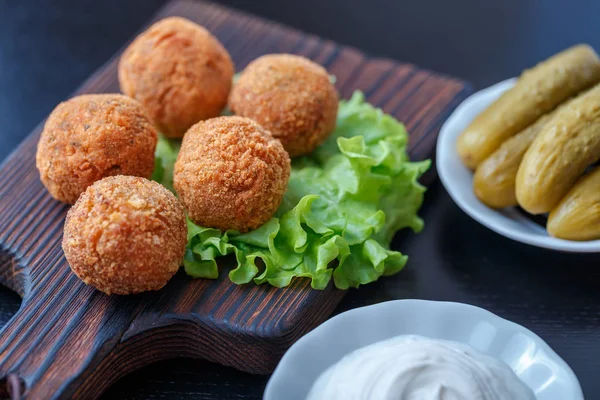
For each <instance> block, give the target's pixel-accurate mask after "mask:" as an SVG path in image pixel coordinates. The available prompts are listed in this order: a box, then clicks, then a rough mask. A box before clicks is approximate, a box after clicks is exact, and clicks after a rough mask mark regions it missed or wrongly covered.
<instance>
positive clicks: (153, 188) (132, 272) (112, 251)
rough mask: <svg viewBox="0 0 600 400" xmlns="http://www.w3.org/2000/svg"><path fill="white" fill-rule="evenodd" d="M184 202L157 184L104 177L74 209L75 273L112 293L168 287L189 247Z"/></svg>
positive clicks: (68, 233) (70, 248) (71, 251)
mask: <svg viewBox="0 0 600 400" xmlns="http://www.w3.org/2000/svg"><path fill="white" fill-rule="evenodd" d="M186 236H187V225H186V220H185V213H184V211H183V207H182V205H181V203H179V201H178V200H177V198H176V197H175V195H173V193H171V192H169V191H168V190H167V189H166V188H165V187H163V186H161V185H160V184H159V183H157V182H153V181H149V180H147V179H145V178H139V177H133V176H123V175H120V176H113V177H109V178H104V179H102V180H100V181H98V182H96V183H94V184H93V185H92V186H90V187H88V188H87V190H86V191H85V192H84V193H83V194H82V195H81V197H80V198H79V200H77V203H75V205H74V206H73V207H72V208H71V209H70V210H69V212H68V214H67V220H66V222H65V229H64V236H63V242H62V247H63V250H64V252H65V256H66V257H67V261H68V262H69V265H70V266H71V269H72V270H73V272H74V273H75V274H76V275H77V276H78V277H79V278H80V279H81V280H82V281H83V282H85V283H86V284H88V285H92V286H94V287H95V288H96V289H98V290H100V291H102V292H104V293H106V294H112V293H114V294H133V293H139V292H144V291H148V290H158V289H160V288H162V287H163V286H164V285H165V284H166V283H167V281H168V280H169V279H171V277H172V276H173V275H174V274H175V272H177V270H178V269H179V266H180V265H181V262H182V260H183V255H184V252H185V246H186V243H187V238H186Z"/></svg>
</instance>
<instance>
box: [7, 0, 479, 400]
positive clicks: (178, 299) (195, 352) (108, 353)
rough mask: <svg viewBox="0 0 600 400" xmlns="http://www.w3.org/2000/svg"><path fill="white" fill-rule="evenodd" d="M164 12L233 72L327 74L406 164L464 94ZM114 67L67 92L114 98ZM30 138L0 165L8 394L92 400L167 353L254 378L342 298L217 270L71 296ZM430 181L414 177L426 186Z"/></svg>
mask: <svg viewBox="0 0 600 400" xmlns="http://www.w3.org/2000/svg"><path fill="white" fill-rule="evenodd" d="M171 15H179V16H183V17H186V18H189V19H191V20H193V21H195V22H197V23H199V24H201V25H204V26H205V27H207V28H208V29H209V30H210V31H211V32H213V33H214V34H215V35H216V36H217V37H218V38H219V39H220V40H221V41H222V43H223V44H224V45H225V47H226V48H227V49H228V50H229V52H230V53H231V55H232V57H233V60H234V61H235V63H236V66H237V69H238V70H240V69H242V68H244V66H245V65H247V64H248V63H249V62H250V61H251V60H252V59H254V58H256V57H257V56H259V55H261V54H266V53H276V52H288V53H296V54H301V55H304V56H306V57H309V58H311V59H313V60H315V61H316V62H318V63H320V64H322V65H323V66H325V67H326V68H327V69H328V70H329V71H330V72H331V73H332V74H334V75H335V76H336V77H337V82H336V86H337V88H338V90H339V91H340V94H341V96H342V97H346V98H347V97H349V96H350V95H351V94H352V92H353V91H354V90H355V89H360V90H363V91H364V92H365V94H366V96H367V98H368V100H369V101H370V102H371V103H373V104H375V105H377V106H379V107H382V108H383V109H384V110H385V111H386V112H388V113H391V114H393V115H394V116H396V117H397V118H398V119H400V120H402V121H404V122H405V124H406V126H407V128H408V130H409V131H410V133H411V135H410V143H411V145H410V153H411V156H412V157H413V158H414V159H416V160H421V159H424V158H429V157H432V156H433V150H434V147H435V141H436V137H437V134H438V130H439V128H440V126H441V124H442V123H443V121H444V120H445V118H446V117H447V116H448V114H449V113H450V112H451V111H452V110H453V109H454V107H455V106H456V105H457V104H458V103H459V102H460V101H461V100H463V99H464V98H465V97H466V95H467V94H468V93H469V92H470V91H471V89H470V87H469V86H468V85H466V84H465V83H464V82H461V81H459V80H456V79H452V78H449V77H446V76H441V75H437V74H434V73H432V72H428V71H423V70H420V69H418V68H416V67H414V66H412V65H407V64H399V63H396V62H394V61H390V60H383V59H374V58H369V57H367V56H365V55H364V54H362V53H361V52H359V51H357V50H354V49H351V48H348V47H344V46H340V45H337V44H335V43H332V42H330V41H327V40H322V39H319V38H317V37H314V36H312V35H307V34H304V33H301V32H298V31H295V30H292V29H289V28H286V27H283V26H281V25H278V24H275V23H272V22H268V21H265V20H262V19H258V18H256V17H252V16H250V15H246V14H243V13H240V12H237V11H231V10H229V9H226V8H222V7H220V6H216V5H213V4H209V3H203V2H191V1H181V0H178V1H173V2H170V3H168V4H167V5H166V6H165V7H164V8H163V9H162V10H161V11H160V12H159V13H158V14H157V15H156V18H155V19H160V18H163V17H166V16H171ZM117 61H118V55H117V56H115V57H114V58H113V59H112V60H111V61H109V62H108V63H107V64H106V65H104V66H103V67H102V68H101V69H100V70H99V71H97V72H96V73H95V74H94V75H93V76H92V77H91V78H90V79H88V80H87V81H86V82H85V83H84V84H83V86H82V87H81V88H80V89H79V90H78V91H77V93H101V92H118V91H119V87H118V83H117ZM40 130H41V125H40V127H38V129H36V130H35V131H34V132H32V134H31V135H30V136H29V137H28V138H27V139H26V140H25V141H24V142H23V143H22V144H21V145H20V146H19V147H18V148H17V150H15V152H14V153H13V154H12V155H11V156H10V157H9V158H8V159H7V160H6V161H5V162H4V163H3V164H2V166H1V167H0V282H2V283H3V284H4V285H6V286H8V287H10V288H12V289H13V290H15V291H16V292H18V293H19V294H20V295H21V296H22V297H23V302H22V305H21V308H20V309H19V311H18V312H17V313H16V314H15V316H14V317H13V318H12V319H11V320H10V321H9V322H8V323H7V324H6V326H4V327H3V328H2V331H1V333H0V377H2V379H4V380H5V383H6V384H5V385H2V386H5V387H8V388H9V389H10V390H11V391H12V395H13V397H17V395H19V394H20V395H21V396H22V397H23V398H28V399H57V398H82V399H94V398H97V397H98V396H99V395H100V394H101V393H102V392H103V391H104V390H105V389H106V388H107V387H108V386H109V385H111V384H112V383H113V382H115V380H117V379H118V378H120V377H121V376H123V375H125V374H127V373H128V372H130V371H132V370H134V369H136V368H139V367H141V366H143V365H146V364H149V363H151V362H154V361H157V360H161V359H165V358H171V357H179V356H186V357H198V358H205V359H208V360H211V361H214V362H218V363H221V364H225V365H229V366H233V367H235V368H238V369H240V370H243V371H247V372H251V373H257V374H268V373H270V372H271V371H272V370H273V368H274V367H275V365H276V364H277V362H278V360H279V359H280V357H281V356H282V354H283V353H284V352H285V350H286V349H287V348H288V347H289V346H290V345H291V344H292V343H294V341H295V340H297V339H298V338H299V337H300V336H302V335H303V334H304V333H306V332H308V331H309V330H311V329H312V328H314V327H315V326H316V325H318V324H320V323H321V322H322V321H324V320H325V319H326V318H327V317H328V316H329V315H330V314H331V312H332V311H333V310H334V308H335V307H336V305H337V304H338V303H339V301H340V300H341V299H342V297H343V296H344V292H343V291H339V290H336V289H334V288H332V287H329V288H328V289H326V290H324V291H315V290H311V289H310V285H309V282H308V281H306V280H299V279H298V280H295V281H294V282H293V283H292V284H291V286H290V287H288V288H285V289H276V288H273V287H269V286H266V285H262V286H255V285H252V284H249V285H245V286H236V285H234V284H232V283H230V282H229V280H228V279H227V273H222V274H221V278H220V279H218V280H192V279H190V278H189V277H187V276H186V275H185V274H184V273H183V272H180V273H179V274H177V275H176V276H175V277H174V278H173V279H172V280H171V281H170V282H169V284H168V285H167V286H166V287H165V288H164V289H163V290H161V291H159V292H154V293H146V294H142V295H136V296H127V297H124V296H121V297H119V296H106V295H104V294H102V293H100V292H97V291H95V290H94V289H92V288H91V287H87V286H85V285H84V284H82V283H81V282H80V281H79V280H78V279H77V278H76V277H75V275H73V274H72V273H71V271H70V269H69V266H68V264H67V262H66V260H65V258H64V256H63V252H62V250H61V246H60V243H61V238H62V229H63V222H64V218H65V214H66V212H67V206H65V205H63V204H61V203H59V202H57V201H55V200H53V199H52V198H51V197H50V196H49V195H48V193H47V192H46V190H45V188H44V187H43V186H42V184H41V183H40V181H39V177H38V173H37V170H36V169H35V149H36V144H37V141H38V136H39V133H40ZM433 178H434V176H433V174H429V175H427V176H426V177H425V180H426V183H427V181H429V182H430V181H431V180H432V179H433ZM398 250H401V249H398ZM225 267H226V266H225ZM4 392H5V393H4V394H6V389H4ZM17 392H20V393H17ZM0 394H1V391H0Z"/></svg>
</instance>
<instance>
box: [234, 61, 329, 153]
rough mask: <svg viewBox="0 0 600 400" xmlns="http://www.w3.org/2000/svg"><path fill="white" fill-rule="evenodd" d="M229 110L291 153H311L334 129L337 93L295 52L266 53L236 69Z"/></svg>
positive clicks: (321, 73)
mask: <svg viewBox="0 0 600 400" xmlns="http://www.w3.org/2000/svg"><path fill="white" fill-rule="evenodd" d="M229 108H230V109H231V111H232V112H233V113H234V114H236V115H240V116H243V117H248V118H252V119H253V120H255V121H257V122H258V123H259V124H261V125H262V126H263V127H265V128H266V129H268V130H269V131H271V133H272V134H273V136H275V137H276V138H277V139H279V140H281V143H283V147H285V149H286V150H287V151H288V153H289V154H290V156H291V157H296V156H300V155H303V154H308V153H311V152H312V151H313V150H314V149H315V148H317V146H319V145H320V144H321V143H323V142H324V141H325V139H327V137H328V136H329V134H330V133H331V132H332V131H333V130H334V129H335V122H336V117H337V110H338V95H337V91H336V90H335V87H334V86H333V84H332V83H331V82H330V81H329V75H328V74H327V71H326V70H325V69H324V68H323V67H321V66H320V65H318V64H315V63H314V62H312V61H310V60H308V59H307V58H304V57H300V56H296V55H291V54H269V55H266V56H262V57H259V58H257V59H256V60H254V61H253V62H251V63H250V64H249V65H248V67H246V69H244V71H243V72H242V73H241V75H240V77H239V80H238V81H237V82H236V84H235V85H234V87H233V89H232V91H231V95H230V97H229Z"/></svg>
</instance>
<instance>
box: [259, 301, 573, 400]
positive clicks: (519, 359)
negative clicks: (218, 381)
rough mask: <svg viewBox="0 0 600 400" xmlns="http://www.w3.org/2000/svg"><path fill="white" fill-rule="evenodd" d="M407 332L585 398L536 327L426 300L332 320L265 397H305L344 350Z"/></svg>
mask: <svg viewBox="0 0 600 400" xmlns="http://www.w3.org/2000/svg"><path fill="white" fill-rule="evenodd" d="M406 334H414V335H422V336H426V337H430V338H434V339H445V340H454V341H457V342H461V343H465V344H468V345H470V346H472V347H473V348H475V349H477V350H479V351H481V352H483V353H485V354H487V355H489V356H492V357H495V358H498V359H500V360H502V361H504V362H505V363H506V364H508V366H509V367H510V368H512V370H513V371H514V372H515V373H516V374H517V376H519V378H520V379H522V380H523V381H524V382H525V383H526V384H527V385H528V386H529V387H530V388H531V389H532V390H533V391H534V393H535V395H536V398H537V399H538V400H583V393H582V391H581V387H580V385H579V382H578V381H577V378H576V377H575V374H574V373H573V371H571V369H570V368H569V366H568V365H567V364H566V363H565V362H564V361H563V360H562V359H561V358H560V357H559V356H558V355H557V354H556V353H555V352H554V351H553V350H552V349H551V348H550V347H549V346H548V345H547V344H546V343H545V342H544V341H543V340H542V339H541V338H540V337H538V336H537V335H536V334H534V333H533V332H531V331H529V330H527V329H525V328H523V327H522V326H520V325H517V324H515V323H513V322H510V321H507V320H505V319H502V318H500V317H498V316H497V315H494V314H492V313H490V312H489V311H486V310H483V309H481V308H478V307H474V306H470V305H467V304H461V303H447V302H434V301H426V300H396V301H388V302H384V303H379V304H376V305H373V306H368V307H362V308H356V309H354V310H351V311H347V312H345V313H342V314H339V315H337V316H335V317H333V318H331V319H330V320H328V321H326V322H325V323H323V324H322V325H321V326H319V327H317V328H316V329H314V330H313V331H311V332H310V333H308V334H307V335H305V336H303V337H302V338H300V340H298V341H297V342H296V343H295V344H294V345H293V346H292V347H291V348H290V349H289V350H288V351H287V352H286V353H285V355H284V356H283V358H282V359H281V361H280V362H279V365H278V366H277V368H276V369H275V372H274V373H273V375H272V376H271V379H270V380H269V383H268V384H267V388H266V390H265V394H264V400H282V399H285V400H304V399H305V398H306V396H307V395H308V392H309V390H310V388H311V387H312V385H313V383H314V382H315V380H316V379H317V377H318V376H319V375H320V374H321V373H322V372H323V371H324V370H325V369H327V368H328V367H329V366H331V365H333V364H335V363H336V362H337V361H339V360H340V359H341V358H342V357H343V356H345V355H347V354H349V353H350V352H352V351H354V350H356V349H359V348H361V347H364V346H368V345H370V344H372V343H375V342H378V341H381V340H385V339H388V338H391V337H394V336H398V335H406Z"/></svg>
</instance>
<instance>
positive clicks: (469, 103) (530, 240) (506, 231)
mask: <svg viewBox="0 0 600 400" xmlns="http://www.w3.org/2000/svg"><path fill="white" fill-rule="evenodd" d="M516 80H517V78H510V79H506V80H503V81H501V82H498V83H496V84H494V85H492V86H490V87H487V88H485V89H482V90H480V91H478V92H475V93H473V94H472V95H471V96H469V97H468V98H466V99H465V100H464V101H463V102H462V103H461V104H460V105H459V106H458V107H457V108H456V109H455V110H454V112H453V113H452V114H451V115H450V116H449V117H448V119H447V120H446V122H445V123H444V124H443V125H442V128H441V129H440V134H439V136H438V140H437V148H436V169H437V172H438V176H439V177H440V180H441V182H442V185H443V186H444V188H445V189H446V191H447V192H448V194H449V195H450V197H451V198H452V200H453V201H454V203H456V205H458V207H459V208H460V209H461V210H463V211H464V212H465V213H466V214H467V215H469V216H470V217H471V218H473V219H474V220H475V221H477V222H479V223H480V224H481V225H483V226H485V227H487V228H488V229H490V230H492V231H494V232H496V233H498V234H500V235H502V236H505V237H507V238H509V239H512V240H515V241H517V242H521V243H525V244H528V245H532V246H537V247H541V248H545V249H550V250H558V251H563V252H572V253H597V252H600V240H588V241H572V240H565V239H558V238H555V237H552V236H549V235H548V234H546V235H541V234H535V233H532V232H529V231H526V230H519V229H515V228H513V225H503V224H498V223H495V221H494V220H495V219H497V218H507V219H509V220H511V221H515V220H514V219H510V218H509V217H507V216H505V215H502V214H500V212H499V211H498V210H495V209H492V208H489V207H487V206H485V205H483V203H481V202H480V201H479V199H477V198H476V197H475V196H473V198H474V199H475V201H476V202H477V204H475V203H473V201H472V200H471V199H469V198H466V197H464V196H462V195H461V193H460V188H459V185H456V182H457V176H456V174H451V173H450V168H447V165H448V164H449V163H450V162H451V160H453V159H454V157H456V158H458V153H457V151H456V138H458V135H460V132H458V131H457V130H458V128H457V127H456V125H457V124H459V123H460V122H461V121H463V119H464V118H467V116H466V114H468V113H469V112H470V110H471V109H472V108H473V107H475V106H476V105H477V104H478V103H479V102H481V101H485V99H486V98H487V97H488V96H493V95H496V94H498V95H499V94H501V93H503V92H504V91H506V90H508V89H510V88H511V87H512V86H514V83H515V82H516ZM482 99H483V100H482ZM459 161H460V160H459ZM461 165H462V163H461ZM465 168H466V167H465ZM471 176H472V172H471ZM459 179H460V178H459ZM470 184H472V179H471V182H470ZM480 206H483V207H484V208H485V210H484V211H483V212H482V211H481V207H480ZM505 210H510V211H512V212H514V213H516V212H517V211H516V210H515V208H514V207H510V208H507V209H505ZM525 219H526V217H524V216H523V218H522V220H525Z"/></svg>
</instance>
